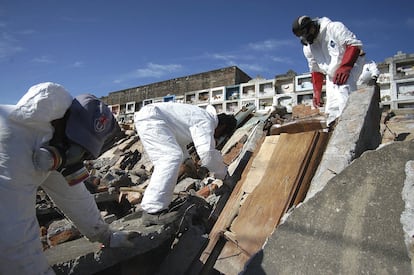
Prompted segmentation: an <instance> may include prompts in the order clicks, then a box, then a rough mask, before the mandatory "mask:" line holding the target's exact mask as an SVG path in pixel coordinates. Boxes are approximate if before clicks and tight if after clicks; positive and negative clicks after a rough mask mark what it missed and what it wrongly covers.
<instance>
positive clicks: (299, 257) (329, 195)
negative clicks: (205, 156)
mask: <svg viewBox="0 0 414 275" xmlns="http://www.w3.org/2000/svg"><path fill="white" fill-rule="evenodd" d="M378 92H379V91H378V90H377V88H375V87H367V88H364V89H361V90H358V91H357V92H356V93H353V94H352V95H351V97H350V100H349V104H348V106H347V108H346V109H345V111H344V114H343V115H342V116H341V118H340V119H339V120H338V122H337V123H336V125H335V128H334V130H333V131H332V133H331V135H330V138H329V142H328V144H327V147H326V149H325V153H324V155H323V157H322V159H321V161H320V164H319V166H318V169H317V170H316V172H315V174H314V177H313V179H312V181H311V185H310V187H309V191H308V195H307V196H306V199H305V201H304V202H303V203H301V204H299V205H298V206H297V207H293V208H292V209H290V210H289V212H288V213H287V214H285V216H284V217H283V219H282V222H281V224H279V225H278V226H277V227H276V228H275V230H274V231H273V233H272V234H271V235H269V236H268V239H267V241H266V243H265V244H264V245H263V248H262V250H260V252H259V253H257V254H256V255H253V256H252V258H251V260H250V261H249V263H248V265H246V266H244V267H243V266H241V267H240V268H241V272H239V274H240V273H246V274H274V273H275V272H276V273H277V274H288V273H289V274H292V273H294V274H320V273H348V272H351V273H361V272H362V273H364V272H365V273H376V272H378V271H381V270H388V271H389V273H398V274H410V270H411V272H412V270H414V268H413V267H414V266H411V267H410V257H413V256H412V255H413V253H414V252H413V235H412V234H413V231H414V225H413V224H414V222H413V219H414V218H413V217H414V216H413V215H414V214H413V209H414V202H413V201H412V199H410V196H411V195H410V194H412V192H413V191H412V182H413V176H412V175H413V174H414V172H412V168H413V165H412V162H411V163H410V162H409V161H410V160H413V155H412V154H413V153H412V152H414V151H413V150H412V147H413V142H412V141H410V140H411V137H412V136H413V133H414V131H412V128H410V127H414V119H413V118H414V115H413V113H410V112H407V113H399V112H388V113H387V114H386V115H383V117H381V110H380V109H379V102H378ZM238 119H239V128H238V130H237V131H236V132H235V133H234V134H233V135H232V136H231V137H230V138H228V139H226V140H222V141H221V143H220V144H219V145H220V147H219V148H220V149H221V151H222V153H223V157H224V159H225V162H226V163H227V164H228V165H229V172H230V174H231V175H233V177H234V178H235V179H236V180H239V179H241V178H243V177H245V174H244V173H246V172H247V171H248V169H249V167H250V166H249V161H250V160H251V159H252V158H254V156H255V153H256V151H257V149H256V148H258V147H259V144H260V143H261V142H263V138H264V137H265V136H267V135H269V134H271V132H272V131H273V134H276V132H277V134H280V133H282V132H283V131H290V132H292V131H293V132H295V131H327V129H323V128H324V127H320V129H319V126H318V123H319V125H323V121H324V117H323V116H322V115H320V114H319V113H317V112H315V110H313V109H311V108H306V106H298V107H297V108H296V111H294V112H293V114H292V115H290V114H287V113H286V110H285V109H283V108H280V109H279V108H276V110H275V111H274V112H272V113H259V112H254V111H253V109H251V108H250V109H247V110H246V109H245V110H244V112H240V113H239V115H238ZM310 120H312V122H311V123H309V121H310ZM380 122H386V123H381V124H380ZM411 122H412V123H411ZM283 125H285V128H283ZM292 125H296V126H292ZM407 125H408V126H407ZM289 127H290V128H289ZM407 127H408V129H407ZM298 129H299V130H298ZM398 140H405V141H403V142H399V141H398ZM397 141H398V142H397ZM380 143H388V144H387V145H381V146H378V145H380ZM189 152H190V153H191V156H192V158H191V159H189V160H187V161H186V163H185V165H183V166H182V169H181V170H180V177H179V182H178V183H177V186H176V189H175V200H174V202H173V203H176V204H181V203H182V204H184V205H186V206H187V209H188V212H187V215H185V217H184V218H183V219H182V220H180V221H179V222H177V223H175V224H172V225H169V226H150V227H144V226H142V224H141V221H140V217H141V213H142V212H141V209H140V205H139V204H140V201H141V199H142V195H143V192H144V191H145V188H146V186H147V185H148V182H149V178H150V177H151V172H152V169H153V166H152V163H151V162H150V160H149V159H148V156H147V155H146V153H145V151H144V150H143V148H142V145H141V143H140V140H139V137H138V136H137V135H135V133H134V132H133V131H131V130H127V131H125V132H124V135H123V136H122V137H119V138H118V139H117V140H116V144H115V145H114V146H113V147H111V148H110V149H108V150H107V151H106V152H105V153H104V154H103V155H101V156H100V157H99V158H98V159H97V160H95V161H91V162H89V163H88V169H89V170H90V172H91V175H92V176H91V177H90V179H89V180H88V182H87V183H86V185H87V187H88V190H89V191H90V192H91V193H92V194H94V196H95V199H96V202H97V204H98V207H99V209H101V211H102V215H103V217H104V219H105V220H106V221H107V222H108V223H110V226H111V227H113V228H116V229H125V230H135V231H139V232H140V233H141V234H142V235H141V237H140V238H139V239H138V240H137V247H136V248H134V249H107V248H102V247H101V244H99V243H91V242H89V241H88V240H86V239H85V238H83V237H82V236H80V235H79V232H77V231H76V228H74V227H73V226H72V225H71V223H70V221H67V220H65V219H64V216H63V215H62V214H61V213H60V211H59V210H58V209H56V208H55V207H54V205H53V203H52V202H51V201H50V200H49V199H48V197H47V195H46V194H45V193H43V192H42V190H39V194H38V198H37V213H38V219H39V223H40V225H41V227H42V236H43V237H42V240H43V243H44V247H45V253H46V255H47V257H48V260H49V263H50V264H51V265H52V267H53V269H54V270H55V272H56V273H57V274H114V273H116V274H137V272H138V271H139V272H138V273H139V274H215V272H216V273H217V272H218V271H217V270H214V268H213V267H212V266H213V265H211V266H208V267H206V266H207V265H206V264H205V263H203V262H201V261H200V260H199V257H200V255H201V254H202V251H203V249H204V248H205V246H206V244H207V242H208V241H209V232H210V230H211V229H212V228H213V226H214V224H215V222H216V221H217V220H218V219H219V217H220V214H221V212H222V210H223V208H224V207H225V205H226V202H227V200H228V199H229V197H230V196H231V193H232V191H233V188H234V186H226V185H223V184H222V182H221V181H213V180H212V179H211V178H209V175H208V171H205V170H203V169H202V168H201V167H199V166H198V165H197V160H198V159H197V155H196V154H195V152H194V150H193V149H192V148H191V147H189ZM406 163H407V164H406ZM375 175H376V177H375ZM406 175H407V177H406ZM406 178H407V179H406ZM390 182H393V184H389V183H390ZM404 182H405V183H404ZM403 188H404V190H405V191H404V194H405V196H403V197H404V198H403V197H402V195H401V194H402V190H403ZM400 216H401V221H400ZM410 249H411V250H410ZM409 251H410V252H409ZM409 253H411V254H409ZM411 265H413V264H412V263H411ZM234 270H237V269H234ZM223 274H233V273H230V272H229V273H223ZM234 274H237V273H234Z"/></svg>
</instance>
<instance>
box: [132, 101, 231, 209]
mask: <svg viewBox="0 0 414 275" xmlns="http://www.w3.org/2000/svg"><path fill="white" fill-rule="evenodd" d="M134 121H135V127H136V129H137V132H138V135H139V136H140V138H141V141H142V144H143V145H144V148H145V150H146V152H147V154H148V155H149V157H150V159H151V161H152V162H153V164H154V171H153V173H152V176H151V180H150V184H149V185H148V187H147V189H146V190H145V194H144V197H143V199H142V202H141V207H142V209H144V210H145V211H147V212H148V213H155V212H158V211H161V210H164V209H166V208H168V205H169V204H170V202H171V200H172V196H173V191H174V186H175V184H176V182H177V178H178V171H179V168H180V165H181V164H182V162H183V159H184V156H185V155H188V152H187V147H186V146H187V145H188V144H190V143H191V142H193V143H194V146H195V149H196V151H197V153H198V155H199V157H200V159H201V162H202V165H203V166H205V167H206V168H208V169H209V171H210V172H213V173H214V174H215V177H216V178H219V179H224V177H225V176H226V173H227V167H226V166H225V164H224V162H223V157H222V155H221V152H220V151H218V150H216V149H215V140H214V131H215V129H216V127H217V124H218V120H217V114H216V111H215V109H214V107H213V106H208V107H207V109H206V110H204V109H202V108H200V107H198V106H195V105H190V104H180V103H170V102H165V103H154V104H150V105H146V106H144V107H143V108H142V109H141V110H140V111H139V112H137V113H135V117H134Z"/></svg>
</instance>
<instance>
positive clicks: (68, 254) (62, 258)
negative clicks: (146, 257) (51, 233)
mask: <svg viewBox="0 0 414 275" xmlns="http://www.w3.org/2000/svg"><path fill="white" fill-rule="evenodd" d="M141 214H142V213H140V212H135V213H133V214H130V215H128V216H126V217H124V218H122V219H120V220H117V221H115V222H113V223H112V224H111V227H112V228H114V229H122V230H132V231H138V232H140V233H141V234H142V235H141V237H139V238H137V239H136V240H135V242H136V243H137V245H136V247H134V248H102V245H101V244H100V243H97V242H95V243H92V242H90V241H88V240H87V239H85V238H81V239H77V240H74V241H70V242H66V243H62V244H60V245H58V246H55V247H52V248H50V249H48V250H46V251H45V255H46V257H47V259H48V261H49V264H50V265H51V266H52V268H53V269H54V271H55V272H56V274H94V273H97V272H99V271H102V270H105V269H106V268H109V267H111V266H114V265H116V264H118V263H120V262H122V261H126V260H128V259H131V258H133V257H134V256H139V255H143V254H145V253H147V252H148V251H151V250H153V249H154V248H156V247H159V246H162V245H163V244H164V243H165V242H172V240H173V236H174V232H176V231H177V228H176V227H174V226H168V227H163V226H150V227H145V226H143V225H142V224H141V219H140V216H141Z"/></svg>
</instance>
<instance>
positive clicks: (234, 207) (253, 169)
mask: <svg viewBox="0 0 414 275" xmlns="http://www.w3.org/2000/svg"><path fill="white" fill-rule="evenodd" d="M278 140H279V136H276V135H275V136H266V137H265V138H264V141H263V142H262V144H261V145H260V148H258V152H257V153H256V154H255V155H254V156H253V157H252V159H251V161H250V162H249V164H248V165H247V168H246V170H245V171H244V172H243V175H242V177H241V179H240V180H239V182H238V183H237V184H236V186H235V188H234V189H233V192H232V194H231V196H230V197H229V199H228V201H227V203H226V205H225V207H224V208H223V211H222V212H221V214H220V216H219V218H218V219H217V221H216V222H215V224H214V226H213V228H212V230H211V231H210V234H209V242H208V244H207V247H206V248H205V249H204V251H203V253H202V254H201V257H200V260H201V261H202V262H203V263H206V261H207V259H208V258H209V257H210V255H211V254H212V252H213V250H214V249H215V246H216V243H217V241H218V239H219V238H220V236H221V235H222V232H224V231H225V230H226V229H227V228H228V227H229V226H230V224H231V222H232V221H233V219H234V217H235V216H236V215H237V212H238V210H239V207H240V201H241V199H242V197H243V195H244V194H245V193H246V192H247V193H250V192H251V191H252V190H253V189H254V187H255V186H256V185H257V184H258V183H259V182H260V180H261V178H262V177H263V175H264V174H265V170H266V167H267V165H268V164H269V160H270V157H271V156H272V151H273V150H274V148H276V144H277V141H278Z"/></svg>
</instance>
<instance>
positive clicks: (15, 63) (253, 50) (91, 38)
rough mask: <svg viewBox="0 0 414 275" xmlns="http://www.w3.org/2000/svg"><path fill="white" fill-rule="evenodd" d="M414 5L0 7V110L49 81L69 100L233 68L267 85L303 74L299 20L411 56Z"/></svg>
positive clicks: (148, 0) (7, 2)
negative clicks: (332, 24)
mask: <svg viewBox="0 0 414 275" xmlns="http://www.w3.org/2000/svg"><path fill="white" fill-rule="evenodd" d="M413 10H414V1H411V0H410V1H408V0H395V1H392V2H390V1H355V0H348V1H332V0H329V1H325V0H321V1H284V2H279V1H275V0H254V1H253V0H249V1H243V0H220V1H218V0H208V1H197V0H192V1H191V0H177V1H174V0H165V1H161V0H125V1H123V0H118V1H115V0H114V1H109V0H100V1H98V0H83V1H80V0H72V1H63V0H61V1H58V0H37V1H35V0H25V1H23V0H0V93H1V100H0V103H1V104H14V103H16V102H17V101H18V100H19V98H20V97H21V96H22V95H23V94H24V93H25V92H26V91H27V90H28V89H29V88H30V86H32V85H34V84H37V83H40V82H45V81H52V82H56V83H59V84H62V85H63V86H64V87H65V88H66V89H67V90H68V91H70V92H71V94H72V95H73V96H76V95H78V94H81V93H92V94H95V95H97V96H105V95H107V94H108V93H110V92H114V91H118V90H122V89H126V88H131V87H136V86H141V85H146V84H150V83H154V82H159V81H163V80H169V79H172V78H177V77H182V76H186V75H192V74H197V73H202V72H206V71H210V70H216V69H220V68H223V67H228V66H232V65H236V66H238V67H239V68H240V69H241V70H243V71H244V72H246V73H247V74H248V75H250V76H251V77H253V78H254V77H257V76H261V77H264V78H266V79H272V78H273V77H274V76H275V75H278V74H284V73H286V72H287V71H288V70H289V69H292V70H294V71H296V72H297V73H305V72H307V71H308V68H307V64H306V61H305V58H304V57H303V53H302V48H301V45H300V42H299V41H298V39H297V38H296V37H294V36H293V34H292V32H291V25H292V21H293V20H294V18H296V17H297V16H299V15H305V14H306V15H309V16H311V17H322V16H327V17H329V18H331V19H332V20H335V21H342V22H343V23H344V24H345V25H346V26H347V27H348V28H349V29H350V30H351V31H353V32H354V33H355V34H356V35H357V37H358V38H359V39H361V40H362V42H363V43H364V50H365V51H366V52H367V58H368V59H371V60H375V61H377V62H383V61H384V60H385V58H388V57H391V56H393V55H395V54H396V53H397V51H402V52H404V53H414V13H413Z"/></svg>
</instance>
